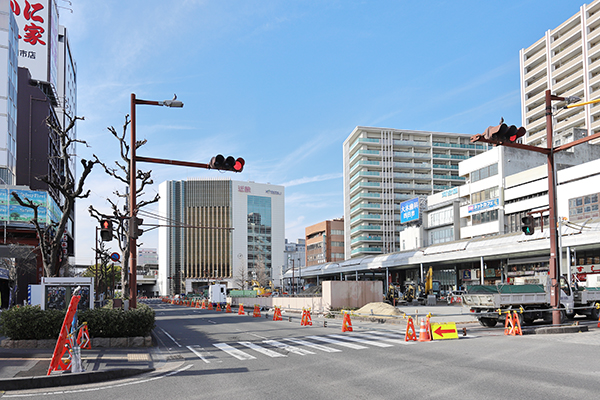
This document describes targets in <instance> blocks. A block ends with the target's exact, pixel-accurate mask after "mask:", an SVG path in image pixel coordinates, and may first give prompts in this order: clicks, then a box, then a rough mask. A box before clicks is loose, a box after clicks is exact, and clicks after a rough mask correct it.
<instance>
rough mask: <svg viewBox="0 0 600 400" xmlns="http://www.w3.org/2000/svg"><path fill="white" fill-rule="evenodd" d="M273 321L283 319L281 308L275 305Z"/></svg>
mask: <svg viewBox="0 0 600 400" xmlns="http://www.w3.org/2000/svg"><path fill="white" fill-rule="evenodd" d="M273 321H283V318H282V317H281V308H279V307H275V311H274V312H273Z"/></svg>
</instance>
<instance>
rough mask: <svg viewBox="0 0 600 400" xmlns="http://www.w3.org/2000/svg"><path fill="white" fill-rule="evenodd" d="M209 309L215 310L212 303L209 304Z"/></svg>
mask: <svg viewBox="0 0 600 400" xmlns="http://www.w3.org/2000/svg"><path fill="white" fill-rule="evenodd" d="M208 309H209V310H212V309H213V305H212V303H211V302H210V301H209V302H208Z"/></svg>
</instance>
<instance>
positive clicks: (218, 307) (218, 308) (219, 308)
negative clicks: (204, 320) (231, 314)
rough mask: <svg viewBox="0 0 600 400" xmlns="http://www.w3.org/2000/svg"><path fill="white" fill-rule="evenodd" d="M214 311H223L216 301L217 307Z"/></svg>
mask: <svg viewBox="0 0 600 400" xmlns="http://www.w3.org/2000/svg"><path fill="white" fill-rule="evenodd" d="M215 311H223V310H221V303H217V308H216V309H215Z"/></svg>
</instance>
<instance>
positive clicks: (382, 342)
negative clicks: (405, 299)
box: [186, 331, 407, 363]
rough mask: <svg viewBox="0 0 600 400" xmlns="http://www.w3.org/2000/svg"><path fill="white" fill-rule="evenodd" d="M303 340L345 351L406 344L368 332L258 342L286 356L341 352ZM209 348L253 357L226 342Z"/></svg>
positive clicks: (262, 350)
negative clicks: (346, 349)
mask: <svg viewBox="0 0 600 400" xmlns="http://www.w3.org/2000/svg"><path fill="white" fill-rule="evenodd" d="M305 339H311V340H314V341H318V342H323V343H326V344H329V345H335V346H339V347H345V348H349V349H353V350H363V349H367V348H368V346H366V345H369V346H374V347H381V348H387V347H393V346H394V345H393V344H389V343H396V344H402V345H406V344H407V343H406V342H405V341H403V340H402V339H401V338H400V335H398V334H393V333H387V332H379V331H369V332H364V333H358V332H357V333H353V334H352V335H333V334H332V335H327V336H306V337H305V338H302V339H300V338H285V339H282V341H277V340H263V341H262V343H264V344H265V345H266V346H270V347H272V348H275V349H280V350H282V351H284V352H287V353H291V354H297V355H301V356H304V355H309V354H316V353H315V352H314V351H311V350H319V351H323V352H326V353H337V352H341V351H342V350H340V349H337V348H334V347H330V346H326V345H323V344H318V343H314V342H312V341H308V340H305ZM284 341H285V342H290V343H291V345H290V344H287V343H284ZM386 342H387V343H386ZM236 343H238V344H239V345H241V346H244V347H246V348H248V349H250V350H253V351H256V352H258V353H261V354H263V355H266V356H268V357H272V358H281V357H287V354H283V353H281V352H278V351H275V350H271V349H269V348H267V347H264V346H261V345H260V344H257V343H255V342H248V341H242V342H236ZM213 346H214V347H216V348H217V349H219V350H221V351H223V352H225V353H227V354H229V355H230V356H232V357H234V358H236V359H238V360H240V361H246V360H255V359H256V357H255V356H253V355H251V354H249V353H247V352H246V351H242V350H240V349H238V348H235V347H233V346H232V345H229V344H227V343H213ZM186 347H187V348H188V349H189V350H190V351H191V352H192V353H194V354H195V355H196V356H197V357H199V358H200V359H202V361H204V362H205V363H210V361H209V360H208V358H212V357H211V356H209V357H207V356H205V354H203V353H202V351H199V350H203V351H204V350H205V349H203V348H201V347H198V346H186ZM309 349H311V350H309Z"/></svg>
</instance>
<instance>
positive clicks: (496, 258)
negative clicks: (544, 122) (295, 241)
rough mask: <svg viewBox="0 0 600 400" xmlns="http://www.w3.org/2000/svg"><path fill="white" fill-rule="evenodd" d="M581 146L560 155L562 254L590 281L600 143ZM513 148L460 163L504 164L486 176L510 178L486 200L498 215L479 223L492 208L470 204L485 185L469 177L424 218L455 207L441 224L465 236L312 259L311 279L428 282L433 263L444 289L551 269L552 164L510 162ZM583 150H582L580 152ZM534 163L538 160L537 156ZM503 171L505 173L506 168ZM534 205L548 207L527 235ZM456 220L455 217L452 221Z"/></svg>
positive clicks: (598, 254) (564, 270)
mask: <svg viewBox="0 0 600 400" xmlns="http://www.w3.org/2000/svg"><path fill="white" fill-rule="evenodd" d="M586 147H587V148H586ZM502 149H504V151H503V150H502ZM574 149H575V154H564V155H560V156H557V162H558V163H560V164H561V165H562V166H563V168H559V169H558V171H557V207H558V209H557V213H558V216H559V223H560V226H559V232H560V233H559V237H560V241H559V243H560V249H559V252H560V256H559V257H558V259H559V265H560V274H561V275H564V276H566V277H568V278H569V279H571V280H576V281H580V282H585V281H586V279H587V277H588V276H589V275H590V274H599V273H600V271H598V268H597V266H598V264H599V263H600V262H599V260H600V245H599V243H600V209H599V207H600V190H599V189H598V187H600V159H599V158H598V150H597V146H595V145H587V146H586V145H579V146H576V147H575V148H574ZM512 150H516V149H510V148H502V147H500V146H499V147H497V148H495V149H493V150H492V151H493V152H495V154H490V155H488V153H486V154H485V155H480V156H478V157H475V158H473V159H469V160H468V161H465V162H464V164H467V165H466V166H464V167H463V163H461V167H460V171H461V175H463V173H464V174H465V175H466V174H467V172H466V171H469V172H468V174H469V176H470V179H472V176H473V175H472V174H473V172H476V171H480V173H481V169H482V168H483V167H484V165H483V164H485V162H487V163H488V166H489V165H491V164H489V163H490V162H492V163H495V162H496V161H497V163H498V172H496V173H494V174H492V175H490V176H488V177H487V178H484V179H481V181H484V180H487V183H485V184H484V186H485V187H486V188H487V189H489V188H491V187H494V185H495V184H496V183H498V182H503V185H502V187H500V188H499V193H498V197H496V198H493V199H489V200H485V201H487V202H490V203H489V204H490V208H491V209H493V210H495V211H496V212H497V215H498V220H495V221H489V222H485V219H484V218H483V217H480V218H479V220H480V221H481V220H482V219H484V222H483V223H480V224H474V225H472V221H473V220H474V213H477V214H482V213H484V212H488V211H491V210H490V209H487V208H485V207H484V206H477V205H478V204H481V203H482V202H481V201H478V200H477V198H478V197H477V196H476V197H475V200H476V202H474V203H472V204H470V203H471V202H472V201H473V194H475V193H479V192H481V190H480V188H476V191H473V190H471V189H470V188H469V186H470V185H471V183H469V184H465V185H463V186H461V187H459V188H455V189H451V190H449V191H448V192H446V196H442V195H443V194H444V192H442V193H438V194H435V195H431V196H429V197H428V203H430V204H431V205H429V204H428V206H427V208H428V210H426V211H425V212H424V220H425V221H429V217H428V215H427V214H428V213H433V212H436V211H438V210H443V209H452V210H454V214H453V215H451V216H447V215H446V216H444V218H441V219H443V220H444V223H441V224H440V225H443V226H451V227H452V229H453V231H454V232H456V231H457V230H459V231H460V232H461V233H464V234H465V237H460V238H458V239H455V240H448V241H445V242H440V243H436V244H428V245H426V246H423V247H421V248H415V249H410V250H405V251H400V252H394V253H389V254H383V255H374V256H367V257H363V258H361V259H350V260H346V261H343V262H331V263H325V264H319V265H315V266H312V267H306V268H305V269H304V271H303V277H304V279H305V280H306V281H308V282H315V283H319V282H320V281H322V280H383V282H384V285H385V284H387V282H399V283H400V284H402V283H404V282H407V281H421V282H422V281H423V278H424V274H425V272H426V271H427V270H428V269H429V267H433V271H434V279H436V280H439V281H440V282H441V284H442V288H443V289H444V290H450V289H457V288H460V287H463V288H464V286H465V285H470V284H484V283H485V284H500V283H510V282H517V281H522V282H524V281H527V280H528V279H530V278H531V279H534V280H535V279H538V278H539V277H544V276H546V275H547V274H548V269H549V264H548V259H549V251H550V240H549V228H550V227H549V226H548V222H547V211H545V209H547V208H548V175H547V166H546V165H545V164H544V163H543V162H542V163H540V164H538V165H537V166H534V165H522V169H519V168H515V169H513V168H512V166H511V165H510V164H511V163H512V162H513V161H514V160H515V158H514V156H515V155H516V156H522V155H520V154H516V153H510V151H512ZM577 150H580V153H579V154H578V153H577ZM517 151H518V150H517ZM563 153H564V152H563ZM561 157H564V158H561ZM570 157H572V159H571V160H569V158H570ZM584 157H587V158H588V159H589V160H590V161H588V162H584V163H581V164H580V163H576V164H574V165H573V166H570V167H568V166H567V165H568V163H569V161H573V160H578V159H580V158H584ZM521 158H522V157H521ZM521 158H519V159H521ZM543 158H544V157H541V159H543ZM480 163H481V164H480ZM529 163H531V164H535V160H530V161H529ZM467 167H468V169H467ZM501 171H504V172H501ZM509 171H510V172H509ZM488 172H489V169H488ZM502 173H503V174H504V175H501V176H503V178H502V177H500V176H499V175H500V174H502ZM477 182H479V181H477V180H476V182H475V183H477ZM487 189H483V190H487ZM496 200H497V201H496ZM457 205H458V206H459V212H458V213H457V212H456V206H457ZM438 206H439V207H438ZM531 211H539V212H540V214H538V216H537V218H536V223H537V226H536V228H535V232H534V233H533V235H525V234H524V233H522V231H521V228H520V219H518V220H517V218H516V217H514V216H520V215H525V213H527V212H531ZM450 220H452V222H451V223H448V221H450ZM513 221H514V222H513ZM542 221H544V222H543V226H542ZM469 223H470V224H471V225H470V226H469ZM424 225H425V224H424ZM425 228H426V229H425V235H426V236H427V232H428V230H435V229H438V228H437V226H435V227H431V226H430V227H427V226H426V227H425ZM402 233H404V232H402ZM449 236H451V235H449ZM288 275H289V274H286V276H285V277H286V278H288Z"/></svg>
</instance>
